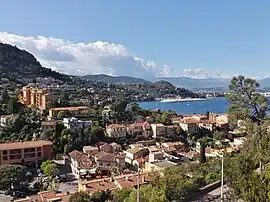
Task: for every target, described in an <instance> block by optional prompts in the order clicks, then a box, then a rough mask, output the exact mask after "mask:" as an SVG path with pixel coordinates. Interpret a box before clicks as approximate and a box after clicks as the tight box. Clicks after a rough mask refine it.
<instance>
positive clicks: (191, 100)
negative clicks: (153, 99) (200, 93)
mask: <svg viewBox="0 0 270 202" xmlns="http://www.w3.org/2000/svg"><path fill="white" fill-rule="evenodd" d="M205 100H211V98H167V99H162V100H161V101H160V102H194V101H205Z"/></svg>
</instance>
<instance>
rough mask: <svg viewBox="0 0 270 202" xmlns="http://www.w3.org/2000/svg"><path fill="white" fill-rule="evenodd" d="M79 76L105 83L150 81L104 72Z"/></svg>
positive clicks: (144, 82)
mask: <svg viewBox="0 0 270 202" xmlns="http://www.w3.org/2000/svg"><path fill="white" fill-rule="evenodd" d="M81 78H83V79H87V80H89V81H100V82H105V83H112V84H119V83H126V84H131V83H135V84H149V83H151V82H150V81H146V80H144V79H140V78H135V77H130V76H109V75H106V74H97V75H86V76H82V77H81Z"/></svg>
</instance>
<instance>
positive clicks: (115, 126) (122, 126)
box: [107, 123, 125, 129]
mask: <svg viewBox="0 0 270 202" xmlns="http://www.w3.org/2000/svg"><path fill="white" fill-rule="evenodd" d="M107 128H108V129H110V128H111V129H114V128H125V126H124V125H120V124H116V123H115V124H111V125H108V126H107Z"/></svg>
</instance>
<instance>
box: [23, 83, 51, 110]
mask: <svg viewBox="0 0 270 202" xmlns="http://www.w3.org/2000/svg"><path fill="white" fill-rule="evenodd" d="M19 100H20V102H21V103H22V104H24V105H26V106H29V107H34V108H38V109H40V110H44V109H46V108H48V107H50V106H51V105H52V104H53V103H54V98H53V94H52V93H50V92H49V91H48V90H47V89H41V88H36V87H29V86H25V87H23V89H22V90H21V91H20V94H19Z"/></svg>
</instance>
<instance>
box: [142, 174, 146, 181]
mask: <svg viewBox="0 0 270 202" xmlns="http://www.w3.org/2000/svg"><path fill="white" fill-rule="evenodd" d="M144 182H145V176H144V175H142V183H144Z"/></svg>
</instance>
